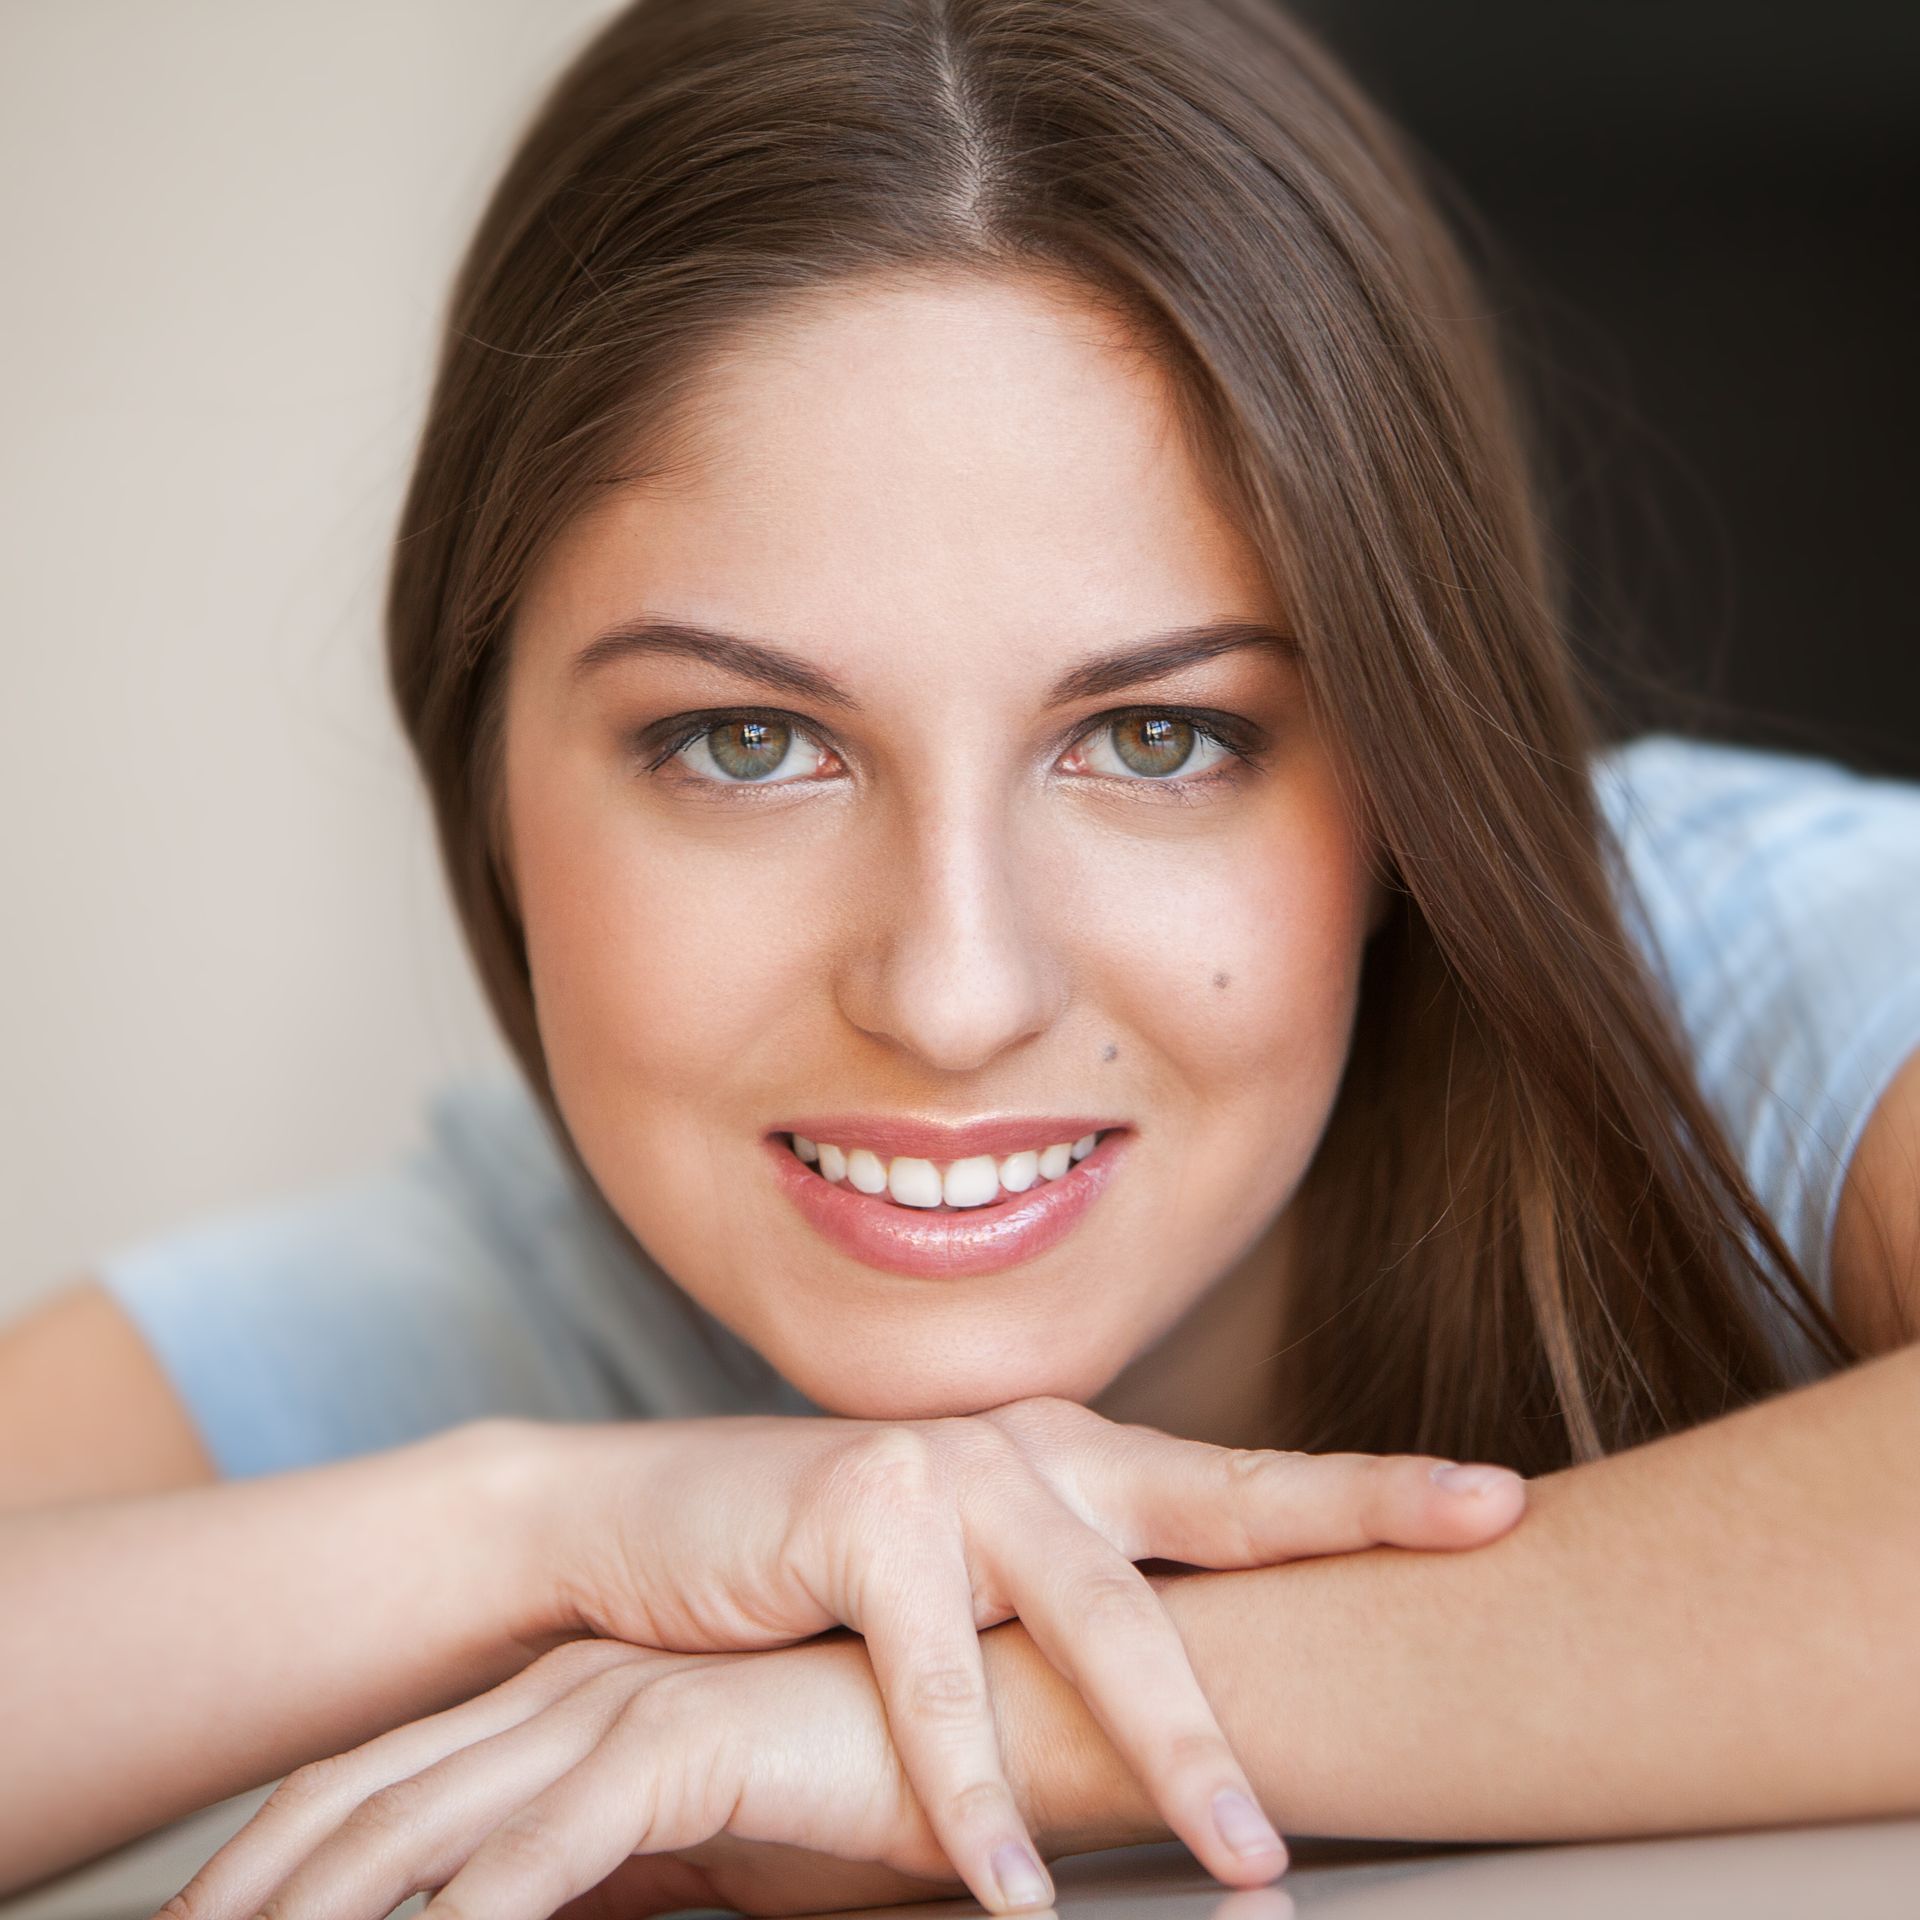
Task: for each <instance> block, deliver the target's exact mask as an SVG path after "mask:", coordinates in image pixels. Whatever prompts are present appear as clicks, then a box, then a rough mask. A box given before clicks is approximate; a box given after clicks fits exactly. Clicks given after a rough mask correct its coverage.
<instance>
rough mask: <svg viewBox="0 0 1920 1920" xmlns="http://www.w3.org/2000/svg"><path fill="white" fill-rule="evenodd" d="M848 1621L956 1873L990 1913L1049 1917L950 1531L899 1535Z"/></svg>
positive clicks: (961, 1554) (1049, 1896)
mask: <svg viewBox="0 0 1920 1920" xmlns="http://www.w3.org/2000/svg"><path fill="white" fill-rule="evenodd" d="M854 1610H855V1611H857V1612H858V1613H859V1615H860V1618H859V1619H858V1620H857V1621H854V1622H850V1624H852V1625H854V1626H856V1627H857V1628H858V1629H859V1631H860V1632H861V1633H862V1634H863V1635H864V1636H865V1638H866V1642H867V1658H868V1660H869V1662H870V1663H871V1665H872V1667H873V1674H874V1679H875V1681H876V1682H877V1683H878V1685H879V1689H880V1694H881V1698H882V1699H883V1700H884V1702H885V1703H886V1710H887V1723H888V1727H889V1729H890V1731H891V1733H892V1735H893V1744H894V1748H895V1750H896V1751H897V1752H898V1754H899V1756H900V1763H901V1766H902V1767H903V1768H904V1770H905V1772H906V1776H907V1780H908V1783H909V1784H910V1785H911V1786H912V1788H913V1792H914V1797H915V1799H917V1800H918V1801H919V1802H920V1807H921V1810H922V1812H924V1813H925V1814H926V1816H927V1824H928V1825H929V1826H931V1827H932V1829H933V1831H934V1836H935V1838H936V1839H937V1840H938V1841H939V1842H940V1846H941V1849H942V1851H943V1852H944V1853H945V1854H946V1856H947V1859H948V1860H949V1861H950V1862H951V1863H952V1866H953V1870H954V1871H955V1872H956V1873H957V1874H959V1875H960V1877H961V1878H962V1879H963V1880H965V1881H966V1883H967V1886H968V1889H969V1890H970V1891H971V1892H972V1894H973V1896H974V1898H975V1899H977V1900H978V1901H979V1902H980V1904H981V1905H982V1906H983V1907H985V1908H986V1909H987V1910H988V1912H990V1913H1008V1912H1014V1911H1020V1910H1025V1909H1029V1908H1035V1907H1048V1906H1051V1905H1052V1904H1053V1882H1052V1880H1051V1878H1050V1877H1049V1876H1048V1873H1047V1870H1046V1868H1045V1867H1044V1866H1043V1865H1042V1864H1041V1860H1040V1853H1039V1849H1038V1848H1037V1847H1035V1846H1034V1844H1033V1842H1032V1839H1031V1837H1030V1836H1029V1834H1028V1832H1027V1824H1026V1822H1025V1820H1023V1819H1022V1818H1021V1815H1020V1808H1019V1805H1018V1804H1017V1802H1016V1801H1015V1800H1014V1797H1013V1789H1012V1788H1011V1787H1010V1786H1009V1785H1008V1784H1007V1776H1006V1770H1005V1766H1004V1764H1003V1762H1002V1760H1001V1755H1000V1743H999V1739H998V1736H997V1734H996V1732H995V1728H994V1720H993V1704H992V1698H991V1696H990V1695H989V1693H988V1691H987V1672H986V1664H985V1662H984V1661H983V1659H982V1658H981V1654H980V1632H979V1628H978V1627H977V1626H976V1625H975V1623H974V1605H973V1590H972V1576H971V1574H970V1572H969V1569H968V1566H967V1557H966V1550H965V1547H964V1546H963V1544H962V1542H961V1537H960V1535H959V1533H958V1531H957V1530H955V1531H953V1532H951V1533H948V1534H944V1535H928V1534H916V1535H903V1536H901V1537H900V1538H899V1539H898V1541H897V1543H896V1544H894V1545H893V1546H891V1547H890V1548H888V1549H885V1550H883V1551H881V1552H880V1553H879V1554H878V1555H877V1556H876V1557H875V1558H874V1559H873V1560H872V1561H871V1562H870V1564H869V1566H868V1568H867V1569H866V1570H865V1574H864V1577H863V1579H862V1581H861V1588H860V1593H859V1596H858V1605H857V1607H856V1608H855V1609H854Z"/></svg>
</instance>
